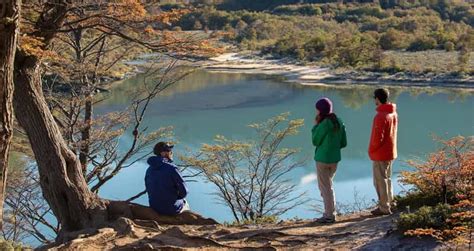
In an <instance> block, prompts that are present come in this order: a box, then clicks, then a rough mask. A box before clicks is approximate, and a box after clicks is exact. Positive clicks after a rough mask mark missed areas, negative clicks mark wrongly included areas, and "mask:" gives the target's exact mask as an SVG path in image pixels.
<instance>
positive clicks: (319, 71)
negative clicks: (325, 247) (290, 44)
mask: <svg viewBox="0 0 474 251" xmlns="http://www.w3.org/2000/svg"><path fill="white" fill-rule="evenodd" d="M202 67H203V68H204V69H206V70H208V71H211V72H226V73H245V74H266V75H275V76H281V77H283V78H284V79H285V81H287V82H293V83H299V84H302V85H309V86H321V85H323V86H327V85H339V86H351V85H387V86H402V87H448V88H460V89H472V90H474V78H472V77H468V78H463V79H460V78H456V77H453V76H450V75H447V74H446V75H442V74H412V73H396V74H386V73H377V72H356V71H351V72H344V73H334V71H332V70H331V69H329V68H322V67H318V66H303V65H298V64H297V63H296V62H291V61H287V60H273V59H266V58H262V57H258V56H255V55H252V54H249V55H243V54H239V53H226V54H222V55H220V56H217V57H214V58H211V59H210V60H209V61H206V62H205V63H203V64H202Z"/></svg>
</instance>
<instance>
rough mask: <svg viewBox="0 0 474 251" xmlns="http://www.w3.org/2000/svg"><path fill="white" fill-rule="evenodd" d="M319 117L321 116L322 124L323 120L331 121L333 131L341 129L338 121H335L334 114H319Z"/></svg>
mask: <svg viewBox="0 0 474 251" xmlns="http://www.w3.org/2000/svg"><path fill="white" fill-rule="evenodd" d="M320 116H321V121H320V122H323V120H325V119H329V120H331V122H332V124H333V125H334V131H337V130H339V128H341V125H340V124H339V120H338V119H337V116H336V114H335V113H329V114H326V115H323V114H320Z"/></svg>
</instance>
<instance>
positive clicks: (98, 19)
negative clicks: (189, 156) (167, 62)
mask: <svg viewBox="0 0 474 251" xmlns="http://www.w3.org/2000/svg"><path fill="white" fill-rule="evenodd" d="M29 7H31V9H29V11H30V12H31V13H33V14H31V13H28V14H31V15H25V16H28V18H29V19H28V20H27V22H25V28H24V33H25V34H24V36H22V43H21V49H20V50H19V51H18V53H17V54H16V56H15V77H14V80H15V95H14V110H15V114H16V117H17V120H18V122H19V124H20V126H21V127H23V128H24V129H25V131H26V133H27V135H28V138H29V141H30V143H31V147H32V150H33V153H34V156H35V159H36V163H37V165H38V172H39V176H40V185H41V189H42V192H43V195H44V197H45V199H46V201H47V202H48V204H49V205H50V207H51V209H52V211H53V213H54V215H55V216H56V217H57V219H58V221H59V222H60V224H61V230H60V236H59V240H61V239H62V237H65V236H66V235H67V234H68V233H69V232H74V231H78V230H82V229H84V228H94V227H98V226H101V225H103V224H105V223H106V222H107V221H108V220H113V219H114V218H116V217H119V216H121V215H123V214H124V212H123V210H127V209H126V208H122V209H123V210H122V211H120V210H119V211H117V210H116V209H117V208H115V210H114V209H112V208H113V207H114V206H115V205H117V203H114V202H112V201H107V200H103V199H101V198H99V197H98V196H97V194H95V193H93V192H91V191H90V190H89V188H88V187H87V182H86V179H85V177H84V175H83V171H82V166H81V163H80V161H79V159H78V158H77V156H76V154H75V153H74V152H73V151H71V149H70V147H69V146H68V144H67V143H66V141H65V140H64V139H63V137H62V134H61V130H60V129H59V127H58V125H57V123H56V121H55V119H54V117H53V115H52V114H51V111H50V110H49V108H48V106H47V103H46V100H45V98H44V95H43V92H42V89H41V73H42V66H43V64H42V61H43V60H44V59H45V58H46V57H50V56H54V54H53V53H51V51H50V50H49V49H50V46H51V42H52V40H53V39H54V38H55V37H56V36H57V35H58V34H59V33H60V32H68V31H70V29H69V28H70V26H71V25H73V24H79V23H81V24H82V25H84V26H86V25H87V26H94V27H97V28H98V29H100V30H101V31H102V32H104V33H106V34H110V35H113V36H116V37H120V38H124V39H127V40H128V41H129V42H133V43H137V44H140V45H142V46H144V47H146V48H148V49H150V50H153V51H155V52H161V53H171V52H173V55H175V56H182V55H185V54H186V53H187V52H188V53H189V52H197V51H205V50H206V49H208V48H209V46H208V45H206V44H204V43H198V42H197V41H199V40H197V39H196V38H192V37H191V38H175V37H173V36H172V35H171V34H169V33H162V34H158V35H157V36H156V37H151V38H150V37H147V35H148V33H147V32H144V30H145V28H146V27H145V26H144V25H143V24H144V23H146V22H147V21H151V20H153V21H157V22H168V21H169V19H170V16H167V15H165V16H161V17H148V16H146V15H144V13H142V12H143V11H144V10H143V6H141V3H140V2H139V1H135V0H119V1H113V2H96V1H81V2H70V1H63V0H56V1H54V0H51V1H46V2H33V3H31V5H29ZM90 9H92V10H96V12H93V13H89V15H86V16H78V15H75V13H76V12H81V11H84V10H90ZM38 10H40V11H39V14H38V13H37V12H38ZM148 18H151V19H148ZM51 54H53V55H51ZM145 103H146V101H145ZM140 104H143V103H142V102H140V103H139V105H140ZM25 115H28V116H25ZM139 115H140V114H139ZM142 118H143V117H140V116H139V117H138V118H137V119H142ZM135 129H136V128H135ZM134 133H137V131H136V130H134Z"/></svg>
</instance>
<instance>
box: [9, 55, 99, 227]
mask: <svg viewBox="0 0 474 251" xmlns="http://www.w3.org/2000/svg"><path fill="white" fill-rule="evenodd" d="M40 77H41V74H40V64H39V62H38V59H37V58H36V57H34V56H26V55H23V53H22V52H21V51H19V52H18V53H17V56H16V58H15V95H14V107H15V115H16V117H17V120H18V122H19V123H20V125H21V126H22V127H23V128H24V129H25V131H26V132H27V134H28V138H29V140H30V142H31V147H32V149H33V152H34V155H35V158H36V162H37V164H38V171H39V174H40V184H41V188H42V191H43V196H44V198H45V199H46V201H47V202H48V203H49V205H50V206H51V209H52V210H53V212H54V214H55V215H56V217H57V218H58V220H59V222H60V223H61V225H62V228H61V232H71V231H76V230H81V229H84V228H87V227H95V226H99V225H100V224H101V223H104V222H105V221H106V220H107V202H106V201H104V200H101V199H100V198H99V197H98V196H97V195H96V194H94V193H92V192H91V191H90V190H89V189H88V187H87V184H86V181H85V179H84V175H83V173H82V170H81V165H80V162H79V160H78V159H77V157H76V155H75V154H74V153H73V152H72V151H71V150H70V149H69V147H68V146H67V144H66V142H65V141H64V139H63V137H62V135H61V132H60V130H59V128H58V126H57V124H56V122H55V121H54V118H53V116H52V114H51V112H50V110H49V109H48V106H47V104H46V101H45V99H44V96H43V92H42V89H41V78H40Z"/></svg>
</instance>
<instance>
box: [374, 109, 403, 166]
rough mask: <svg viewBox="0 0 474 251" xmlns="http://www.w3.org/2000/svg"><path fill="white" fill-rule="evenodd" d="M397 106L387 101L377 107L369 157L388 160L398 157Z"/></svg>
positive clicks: (376, 159) (375, 159)
mask: <svg viewBox="0 0 474 251" xmlns="http://www.w3.org/2000/svg"><path fill="white" fill-rule="evenodd" d="M396 109H397V106H396V105H395V104H391V103H387V104H381V105H379V106H378V107H377V114H376V115H375V117H374V122H373V124H372V135H371V136H370V144H369V157H370V159H371V160H374V161H388V160H394V159H396V158H397V127H398V115H397V111H396Z"/></svg>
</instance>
